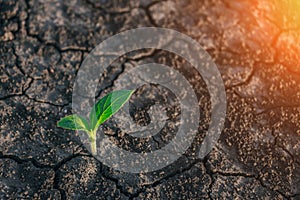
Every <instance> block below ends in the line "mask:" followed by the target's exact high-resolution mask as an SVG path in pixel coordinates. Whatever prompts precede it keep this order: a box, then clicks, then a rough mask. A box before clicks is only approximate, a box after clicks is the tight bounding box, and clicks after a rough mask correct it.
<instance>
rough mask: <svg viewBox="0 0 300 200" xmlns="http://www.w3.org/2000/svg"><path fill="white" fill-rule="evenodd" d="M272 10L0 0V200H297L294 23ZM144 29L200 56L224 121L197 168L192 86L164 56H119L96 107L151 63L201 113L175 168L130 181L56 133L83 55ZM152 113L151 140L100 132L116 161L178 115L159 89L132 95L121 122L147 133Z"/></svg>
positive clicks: (165, 136) (178, 1)
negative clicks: (161, 110) (172, 33)
mask: <svg viewBox="0 0 300 200" xmlns="http://www.w3.org/2000/svg"><path fill="white" fill-rule="evenodd" d="M276 2H278V1H271V0H249V1H241V0H201V1H198V0H187V1H184V0H175V1H171V0H167V1H158V0H133V1H126V0H111V1H110V0H99V1H98V0H70V1H63V0H54V1H52V0H41V1H38V0H32V1H30V0H20V1H18V0H0V13H1V15H0V55H1V59H0V77H1V79H0V199H122V200H123V199H125V200H126V199H133V200H138V199H295V200H296V199H300V62H299V55H300V47H299V45H298V44H299V42H300V20H299V21H297V20H298V18H297V16H296V17H294V18H293V15H296V14H295V13H293V12H289V13H288V14H286V13H284V11H283V9H280V8H281V7H280V4H276ZM299 8H300V7H299ZM286 10H287V9H286ZM296 13H297V12H296ZM291 15H292V16H291ZM286 19H287V20H286ZM148 26H154V27H164V28H171V29H174V30H177V31H179V32H182V33H184V34H187V35H189V36H190V37H192V38H193V39H195V40H196V41H198V42H199V43H200V44H201V45H202V47H203V48H204V49H205V50H206V51H207V52H208V53H209V54H210V55H211V57H212V58H213V60H214V61H215V63H216V64H217V67H218V69H219V70H220V73H221V75H222V78H223V80H224V84H225V88H226V95H227V104H228V105H227V116H226V122H225V127H224V130H223V131H222V134H221V137H220V139H219V142H218V144H217V145H216V146H215V147H214V149H213V151H212V152H211V153H210V154H209V155H207V156H206V157H205V158H204V159H199V158H198V157H197V151H198V150H199V146H201V142H202V140H203V138H204V136H205V131H206V130H207V126H208V124H209V119H210V111H211V110H210V103H209V93H208V91H207V89H206V85H205V83H204V82H203V80H202V78H201V77H200V76H197V73H196V72H194V71H193V70H187V69H190V64H189V63H188V61H185V60H184V59H182V58H180V57H178V56H176V55H174V54H172V53H170V52H165V51H161V50H154V49H147V50H145V51H136V52H132V53H129V54H126V55H124V56H122V57H121V58H120V59H118V60H116V61H115V62H114V63H113V64H112V65H111V66H110V67H109V68H108V70H107V71H106V72H105V73H104V75H103V76H102V77H101V78H100V81H99V87H98V90H97V94H96V96H97V98H98V97H100V96H102V95H103V94H106V93H107V92H109V91H111V90H113V88H114V84H115V81H116V80H118V79H119V78H121V77H122V76H123V75H124V74H126V72H127V71H129V70H130V69H132V68H134V67H135V66H138V65H140V64H143V63H149V62H157V63H161V64H165V65H168V66H173V67H174V68H176V69H177V70H178V71H180V72H181V73H182V74H183V75H185V77H186V78H187V79H188V80H189V82H190V83H191V85H192V86H193V88H194V90H195V92H196V95H197V97H198V100H199V106H200V109H201V116H200V118H201V119H200V122H199V124H200V126H199V130H198V134H197V136H196V138H195V140H194V142H193V144H192V145H191V147H190V148H189V149H188V150H187V152H186V153H185V154H184V155H182V157H180V159H178V160H177V161H176V162H174V163H172V164H171V165H169V166H167V167H165V168H163V169H160V170H158V171H155V172H150V173H139V174H131V173H125V172H120V171H117V170H114V169H113V168H110V167H108V166H105V165H104V164H102V163H101V162H100V161H99V160H97V159H95V158H94V157H93V156H92V155H91V154H90V153H89V151H88V150H87V148H86V146H85V145H83V143H82V141H81V140H80V137H79V136H78V133H76V132H74V131H67V130H63V129H61V128H58V127H57V126H56V123H57V121H58V120H59V119H60V118H61V117H63V116H65V115H67V114H71V112H72V89H73V84H74V81H75V78H76V74H77V72H78V70H79V68H80V65H81V63H82V62H83V60H84V58H85V57H86V56H87V55H88V53H89V52H90V51H91V50H92V49H93V48H94V47H96V46H97V45H98V44H99V43H100V42H101V41H103V40H104V39H106V38H108V37H110V36H112V35H115V34H117V33H119V32H121V31H125V30H129V29H133V28H137V27H148ZM155 103H159V104H162V105H165V107H166V109H167V117H168V123H167V124H166V127H165V128H164V129H163V130H162V131H161V133H160V134H159V135H155V136H153V137H151V138H149V139H139V138H134V137H130V136H128V135H126V133H123V132H122V131H121V130H120V129H118V128H117V125H116V124H113V123H112V122H110V121H108V122H107V123H106V124H105V125H104V132H105V134H106V135H108V136H109V137H110V138H111V140H112V141H114V143H115V144H117V145H118V146H119V147H120V148H123V149H126V150H128V151H134V152H149V151H154V150H156V149H159V148H161V147H163V146H164V145H165V144H167V143H168V142H169V141H170V140H171V139H172V138H173V137H174V134H175V133H176V124H177V123H178V116H179V115H180V109H179V108H178V102H177V101H176V98H175V99H174V98H173V96H172V94H171V93H170V91H166V90H164V88H161V87H160V86H157V85H150V84H149V85H145V86H143V87H141V88H140V89H139V90H138V91H137V92H136V93H135V94H134V95H133V98H132V99H131V100H130V112H131V116H132V118H133V119H134V120H135V122H136V123H137V124H140V125H145V124H148V123H149V121H150V117H149V115H148V110H149V108H150V106H151V105H154V104H155Z"/></svg>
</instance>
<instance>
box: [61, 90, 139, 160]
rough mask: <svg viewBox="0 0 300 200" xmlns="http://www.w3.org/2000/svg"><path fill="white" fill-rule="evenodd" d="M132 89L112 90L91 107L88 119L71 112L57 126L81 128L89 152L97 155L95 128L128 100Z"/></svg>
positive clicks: (72, 128) (73, 128)
mask: <svg viewBox="0 0 300 200" xmlns="http://www.w3.org/2000/svg"><path fill="white" fill-rule="evenodd" d="M133 92H134V90H118V91H113V92H111V93H109V94H107V95H106V96H104V97H103V98H101V99H100V100H99V101H98V102H97V103H96V104H95V105H94V106H93V107H92V110H91V112H90V115H89V118H90V119H89V121H88V120H87V119H85V118H84V117H82V116H80V115H77V114H73V115H69V116H66V117H64V118H62V119H61V120H60V121H59V122H58V123H57V126H58V127H61V128H64V129H69V130H81V131H85V132H86V133H87V134H88V137H89V142H90V147H91V152H92V154H93V155H97V143H96V140H97V130H98V127H99V126H100V125H101V124H103V123H104V122H105V121H106V120H108V119H109V118H111V117H112V116H113V115H114V114H115V113H116V112H118V111H119V110H120V109H121V108H122V106H123V105H124V104H125V103H126V102H127V101H128V100H129V98H130V97H131V95H132V94H133Z"/></svg>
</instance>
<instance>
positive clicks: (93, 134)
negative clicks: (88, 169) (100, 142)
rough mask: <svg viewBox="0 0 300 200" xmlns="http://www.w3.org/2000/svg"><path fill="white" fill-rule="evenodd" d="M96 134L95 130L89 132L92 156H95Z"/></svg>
mask: <svg viewBox="0 0 300 200" xmlns="http://www.w3.org/2000/svg"><path fill="white" fill-rule="evenodd" d="M96 134H97V130H92V131H91V132H89V140H90V147H91V152H92V154H93V155H97V143H96V142H97V140H96Z"/></svg>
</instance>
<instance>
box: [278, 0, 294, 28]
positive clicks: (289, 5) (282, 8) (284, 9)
mask: <svg viewBox="0 0 300 200" xmlns="http://www.w3.org/2000/svg"><path fill="white" fill-rule="evenodd" d="M274 2H275V10H276V13H277V14H276V13H275V14H276V21H277V23H279V24H278V25H279V26H280V27H281V28H282V29H284V30H290V29H298V28H300V0H275V1H274Z"/></svg>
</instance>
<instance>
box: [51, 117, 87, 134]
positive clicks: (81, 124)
mask: <svg viewBox="0 0 300 200" xmlns="http://www.w3.org/2000/svg"><path fill="white" fill-rule="evenodd" d="M57 126H59V127H61V128H65V129H70V130H83V131H88V130H89V124H88V122H87V120H86V119H85V118H83V117H81V116H79V115H76V114H75V115H69V116H66V117H64V118H62V119H60V121H59V122H58V123H57Z"/></svg>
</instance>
